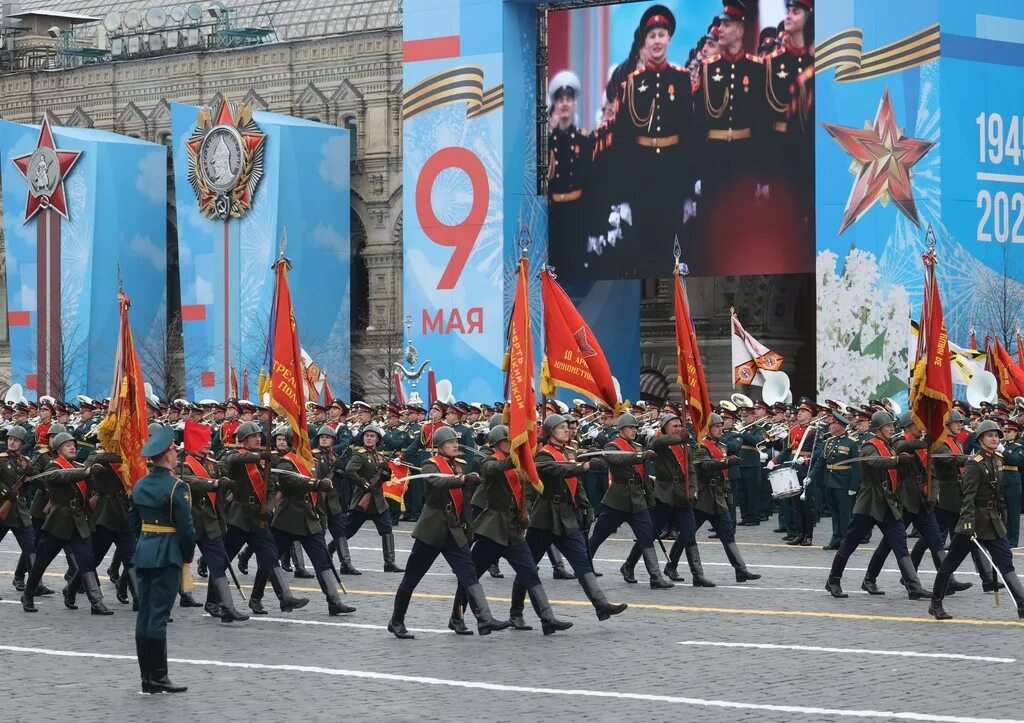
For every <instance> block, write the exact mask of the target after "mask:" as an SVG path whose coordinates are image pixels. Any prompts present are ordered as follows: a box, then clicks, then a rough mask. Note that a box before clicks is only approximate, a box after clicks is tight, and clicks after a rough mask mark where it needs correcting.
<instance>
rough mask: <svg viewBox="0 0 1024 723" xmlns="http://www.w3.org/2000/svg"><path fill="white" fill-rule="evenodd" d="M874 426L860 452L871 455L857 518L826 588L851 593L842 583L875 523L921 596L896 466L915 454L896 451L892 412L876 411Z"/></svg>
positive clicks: (911, 590) (912, 591) (914, 596)
mask: <svg viewBox="0 0 1024 723" xmlns="http://www.w3.org/2000/svg"><path fill="white" fill-rule="evenodd" d="M871 429H872V431H873V432H874V436H873V437H872V438H871V439H869V440H868V441H867V442H866V443H864V445H863V446H862V447H861V450H860V452H861V453H860V456H861V457H866V458H867V459H865V460H864V461H863V462H861V464H862V465H863V466H864V470H863V472H864V478H863V482H862V483H861V486H860V491H859V492H858V493H857V499H856V501H855V502H854V504H853V521H852V522H851V523H850V529H849V530H847V532H846V536H845V537H844V538H843V542H842V543H841V544H840V545H839V550H837V551H836V556H835V558H834V559H833V560H832V567H831V570H830V571H829V576H828V580H827V582H826V583H825V590H826V591H828V592H829V594H831V595H832V597H835V598H845V597H849V596H848V595H847V594H846V593H845V592H843V588H842V585H841V580H842V576H843V571H844V570H845V569H846V563H847V562H848V561H849V559H850V555H852V554H853V552H854V550H856V549H857V547H858V546H859V545H860V544H861V540H862V539H863V538H864V533H865V532H866V531H867V530H869V529H871V528H872V527H878V528H879V529H880V530H881V531H882V535H883V536H884V537H885V539H886V541H887V542H888V543H889V548H890V549H891V550H892V551H893V552H894V553H895V554H896V562H897V564H898V565H899V568H900V572H901V573H903V579H904V581H905V583H904V584H905V585H906V588H907V593H908V595H909V596H910V599H911V600H921V599H924V598H926V597H927V596H928V593H927V592H926V591H925V589H924V588H922V587H921V582H920V581H919V580H918V578H917V570H915V569H914V563H913V561H912V560H911V559H910V553H909V552H908V551H907V530H906V528H905V527H904V526H903V525H902V524H901V522H900V521H901V520H902V519H903V505H902V504H901V503H900V499H899V497H898V496H897V493H898V489H899V481H898V477H897V471H896V467H897V466H898V465H899V464H900V462H908V461H910V460H911V459H913V458H914V455H913V454H912V453H910V452H900V453H898V454H897V453H895V452H894V451H893V447H892V445H893V435H894V434H895V432H896V420H894V419H893V418H892V415H891V414H889V413H888V412H884V411H878V412H875V413H874V414H873V415H872V417H871Z"/></svg>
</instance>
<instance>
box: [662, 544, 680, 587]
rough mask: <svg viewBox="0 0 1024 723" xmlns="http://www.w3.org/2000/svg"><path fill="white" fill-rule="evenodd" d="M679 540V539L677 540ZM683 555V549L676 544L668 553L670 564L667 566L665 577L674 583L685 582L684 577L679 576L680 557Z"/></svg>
mask: <svg viewBox="0 0 1024 723" xmlns="http://www.w3.org/2000/svg"><path fill="white" fill-rule="evenodd" d="M677 540H678V538H677ZM682 554H683V547H682V545H680V544H679V543H678V542H674V543H673V544H672V547H670V548H669V551H668V562H667V563H666V564H665V577H667V578H668V579H669V580H671V581H672V582H684V580H683V576H682V575H680V574H679V557H680V556H681V555H682Z"/></svg>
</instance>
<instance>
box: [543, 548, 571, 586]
mask: <svg viewBox="0 0 1024 723" xmlns="http://www.w3.org/2000/svg"><path fill="white" fill-rule="evenodd" d="M548 559H549V560H550V561H551V571H552V574H553V577H554V578H555V579H556V580H575V579H576V574H575V573H572V572H569V571H568V570H567V569H566V568H565V558H564V557H562V553H560V552H559V551H558V548H556V547H555V546H554V545H551V546H550V547H549V548H548Z"/></svg>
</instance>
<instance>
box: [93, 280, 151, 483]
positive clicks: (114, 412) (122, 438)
mask: <svg viewBox="0 0 1024 723" xmlns="http://www.w3.org/2000/svg"><path fill="white" fill-rule="evenodd" d="M117 298H118V304H119V305H120V309H121V311H120V313H121V326H120V330H119V331H118V337H117V352H116V357H115V360H114V383H113V390H112V391H111V393H110V404H109V405H108V407H107V416H106V418H105V419H104V420H103V421H102V422H100V425H99V427H98V428H97V430H96V431H97V434H98V436H99V440H100V444H102V445H103V448H104V449H105V450H107V451H108V452H112V453H114V454H117V455H120V457H121V465H120V469H118V470H117V472H118V474H119V475H120V477H121V483H122V484H123V485H124V487H125V489H126V490H130V489H131V488H132V486H133V485H134V484H135V483H136V482H137V481H138V480H139V479H140V478H142V477H145V476H146V474H147V472H148V470H147V468H146V460H144V459H143V458H142V454H141V452H142V447H143V445H145V444H146V440H147V439H149V427H148V426H147V422H148V420H149V414H148V412H147V409H146V388H145V381H144V380H143V379H142V368H141V367H140V366H139V357H138V355H137V354H136V353H135V341H134V339H133V338H132V328H131V325H130V324H129V323H128V309H129V308H130V307H131V305H132V302H131V301H129V299H128V297H127V296H125V294H124V292H123V291H119V292H118V294H117Z"/></svg>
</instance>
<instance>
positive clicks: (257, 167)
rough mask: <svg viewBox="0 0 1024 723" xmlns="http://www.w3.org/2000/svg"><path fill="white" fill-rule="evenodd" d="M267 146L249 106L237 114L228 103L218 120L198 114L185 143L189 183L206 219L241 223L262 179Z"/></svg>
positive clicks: (205, 112)
mask: <svg viewBox="0 0 1024 723" xmlns="http://www.w3.org/2000/svg"><path fill="white" fill-rule="evenodd" d="M265 141H266V136H265V135H264V134H263V132H262V131H260V128H259V126H258V125H256V122H255V121H254V120H253V118H252V105H251V104H250V103H243V104H242V105H241V106H240V107H239V109H238V112H237V114H236V113H235V112H234V111H233V108H232V106H231V104H230V103H228V102H227V101H224V102H223V103H222V104H221V106H220V108H219V109H218V110H217V114H216V118H214V113H213V111H212V110H211V109H210V108H202V109H201V110H200V111H199V118H198V122H197V124H196V129H195V130H194V131H193V132H192V136H191V137H190V138H189V139H188V142H187V147H188V156H189V157H188V181H189V184H190V185H191V186H192V190H193V191H194V192H195V194H196V199H197V200H198V201H199V210H200V211H201V212H202V213H203V215H204V216H206V217H207V218H210V219H219V220H221V221H227V220H228V219H230V218H241V217H242V216H243V215H245V212H246V211H248V210H249V209H250V208H251V207H252V200H253V196H254V195H255V193H256V186H257V185H258V184H259V182H260V179H261V178H262V177H263V149H264V143H265Z"/></svg>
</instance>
